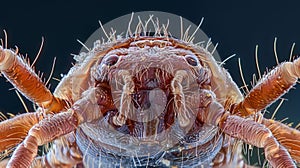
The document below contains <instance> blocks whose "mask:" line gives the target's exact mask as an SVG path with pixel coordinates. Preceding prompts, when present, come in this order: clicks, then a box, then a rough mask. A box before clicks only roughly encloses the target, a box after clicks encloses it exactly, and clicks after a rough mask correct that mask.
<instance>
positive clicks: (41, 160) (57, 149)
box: [31, 133, 82, 168]
mask: <svg viewBox="0 0 300 168" xmlns="http://www.w3.org/2000/svg"><path fill="white" fill-rule="evenodd" d="M81 162H82V154H81V152H80V151H79V149H78V147H77V145H76V140H75V135H74V133H70V134H68V135H65V136H64V137H62V138H59V139H57V140H55V141H54V143H53V144H52V145H51V149H50V151H49V152H48V153H47V155H44V156H41V157H38V158H36V159H35V160H34V162H33V163H32V165H31V167H32V168H40V167H49V168H50V167H63V168H72V167H74V166H76V165H77V164H79V163H81Z"/></svg>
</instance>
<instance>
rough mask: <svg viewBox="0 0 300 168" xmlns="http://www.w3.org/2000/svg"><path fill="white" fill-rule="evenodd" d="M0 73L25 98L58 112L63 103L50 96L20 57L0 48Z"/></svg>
mask: <svg viewBox="0 0 300 168" xmlns="http://www.w3.org/2000/svg"><path fill="white" fill-rule="evenodd" d="M0 71H1V73H2V74H3V75H4V76H5V77H6V79H7V80H8V81H9V82H10V83H11V84H13V85H14V87H15V88H16V89H18V90H19V91H20V92H21V93H22V94H23V95H24V96H25V97H27V98H28V99H30V100H31V101H32V102H34V103H37V104H38V105H39V106H41V107H44V108H48V110H49V111H52V112H59V111H61V110H62V109H63V108H64V107H65V104H66V103H65V102H64V101H63V100H60V99H58V98H56V97H54V96H53V95H52V93H51V92H50V90H49V89H47V87H46V86H45V85H44V83H43V82H42V81H41V79H40V78H39V77H38V75H37V74H36V73H35V72H34V71H33V70H32V68H31V67H30V66H29V65H28V64H26V63H25V62H24V60H23V59H21V57H19V56H18V55H17V54H16V53H14V52H12V51H11V50H9V49H3V48H2V47H1V46H0Z"/></svg>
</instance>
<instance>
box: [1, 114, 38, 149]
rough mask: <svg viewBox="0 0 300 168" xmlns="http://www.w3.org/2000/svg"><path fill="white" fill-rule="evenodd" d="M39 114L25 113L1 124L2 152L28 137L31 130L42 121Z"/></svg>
mask: <svg viewBox="0 0 300 168" xmlns="http://www.w3.org/2000/svg"><path fill="white" fill-rule="evenodd" d="M42 118H43V116H41V115H40V114H39V113H37V112H36V113H25V114H21V115H18V116H16V117H14V118H12V119H9V120H5V121H2V122H1V123H0V152H2V151H4V150H6V149H9V148H12V147H15V146H16V145H17V144H19V143H20V142H22V141H23V139H24V138H25V137H26V136H27V133H28V131H29V130H30V128H31V127H32V126H33V125H35V124H36V123H38V122H39V120H41V119H42Z"/></svg>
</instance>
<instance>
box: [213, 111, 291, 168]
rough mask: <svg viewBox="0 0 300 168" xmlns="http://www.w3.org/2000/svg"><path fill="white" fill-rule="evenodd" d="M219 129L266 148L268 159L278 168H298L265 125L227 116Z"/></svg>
mask: <svg viewBox="0 0 300 168" xmlns="http://www.w3.org/2000/svg"><path fill="white" fill-rule="evenodd" d="M219 127H220V128H221V129H222V130H223V131H224V133H225V134H227V135H230V136H231V137H235V138H239V139H241V140H243V141H244V142H246V143H248V144H250V145H254V146H256V147H259V148H264V151H265V156H266V159H267V160H268V161H269V163H270V164H271V165H272V166H273V167H276V168H292V167H296V165H295V163H294V162H293V159H292V158H291V156H290V154H289V153H288V152H287V150H286V149H285V148H284V147H283V146H281V145H280V144H279V143H278V141H277V140H276V138H275V137H274V136H273V134H272V132H271V131H270V130H269V129H268V128H266V127H265V126H264V125H262V124H260V123H257V122H255V121H253V120H250V119H245V118H242V117H239V116H227V117H226V118H225V119H224V121H222V122H220V124H219Z"/></svg>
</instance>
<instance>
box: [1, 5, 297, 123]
mask: <svg viewBox="0 0 300 168" xmlns="http://www.w3.org/2000/svg"><path fill="white" fill-rule="evenodd" d="M298 7H299V3H297V1H285V2H275V1H269V2H260V1H251V2H250V1H249V2H238V1H236V2H234V1H229V2H228V1H220V2H216V1H207V0H206V1H200V0H194V1H188V0H183V1H178V0H177V1H168V2H167V1H162V0H160V1H155V0H152V1H149V0H148V1H119V2H118V1H87V0H85V1H77V2H72V1H69V2H67V1H64V2H61V1H58V0H56V1H52V2H50V1H48V2H30V3H29V2H25V1H23V2H21V1H20V2H16V1H12V2H8V1H6V2H5V3H3V2H2V3H1V8H0V30H2V29H5V30H6V31H7V32H8V42H9V47H14V46H15V45H16V46H18V47H19V49H20V52H21V53H23V54H25V53H27V54H28V55H29V57H30V58H31V60H33V59H34V57H35V55H36V53H37V51H38V49H39V46H40V42H41V37H42V36H44V37H45V45H44V49H43V51H42V54H41V58H40V59H39V60H38V62H37V64H36V66H35V67H36V70H40V71H42V72H44V73H45V76H46V77H47V76H48V75H49V72H50V70H51V65H52V60H53V58H54V57H57V64H56V66H55V72H54V75H53V77H57V78H59V77H60V74H61V73H64V74H65V73H67V72H68V69H69V68H70V67H71V66H72V65H71V63H72V62H73V60H72V56H70V53H78V52H79V50H80V48H81V45H80V44H79V43H78V42H77V41H76V39H80V40H81V41H85V40H86V39H87V38H88V37H89V35H91V33H93V32H94V31H95V30H96V29H98V28H99V24H98V20H101V21H102V23H106V22H108V21H110V20H112V19H114V18H116V17H119V16H121V15H124V14H128V13H131V12H134V11H135V12H138V11H143V10H157V11H165V12H170V13H174V14H177V15H181V16H182V17H184V18H187V19H189V20H190V21H192V22H194V23H195V24H198V23H199V22H200V20H201V17H205V20H204V24H203V26H202V30H203V31H204V32H205V33H206V34H207V35H208V36H210V37H212V40H213V42H219V47H218V52H219V54H220V55H221V57H222V59H225V58H227V57H228V56H230V55H232V54H234V53H235V54H237V56H236V57H235V58H232V59H230V60H229V61H227V62H226V65H225V67H226V68H227V69H228V70H229V72H230V73H231V75H232V77H233V79H234V81H236V82H237V84H238V85H239V86H242V82H241V78H240V74H239V70H238V64H237V58H238V57H240V58H241V60H242V65H243V70H244V74H245V80H246V82H247V84H249V85H250V86H251V84H250V81H252V74H253V73H257V71H256V66H255V60H254V51H255V45H256V44H258V45H259V59H260V67H261V70H266V68H267V67H268V68H272V67H273V66H275V65H276V62H275V58H274V54H273V41H274V38H275V37H278V45H277V46H278V48H277V49H278V54H279V59H280V60H281V61H284V60H287V59H288V58H289V52H290V48H291V45H292V43H293V42H296V48H295V51H294V54H298V53H299V48H300V47H299V46H298V45H297V44H299V45H300V23H299V16H300V13H299V10H298V9H299V8H298ZM1 37H4V35H3V33H2V34H1ZM5 81H6V80H5V79H4V78H1V80H0V85H1V88H0V111H2V112H11V113H22V112H23V111H24V108H23V107H22V105H21V102H20V101H19V99H18V98H17V96H16V95H15V93H14V91H9V90H8V89H9V88H11V87H12V86H11V85H9V84H8V83H7V82H5ZM51 83H52V86H51V89H52V90H53V89H54V87H55V86H56V84H57V82H56V81H52V82H51ZM296 88H299V86H296ZM299 90H300V89H298V90H294V89H293V90H292V91H290V92H289V93H288V94H287V95H286V96H284V98H287V99H288V101H286V102H285V103H284V105H283V106H282V108H281V109H280V111H279V113H278V115H277V118H278V119H283V118H285V117H289V118H290V120H288V121H290V122H293V121H294V122H297V123H298V122H299V121H300V119H299V118H300V110H299V108H300V105H299V103H298V102H299V96H300V91H299ZM27 104H28V106H29V108H30V109H31V110H32V109H33V108H32V106H31V104H30V103H28V102H27ZM276 104H278V103H275V105H276ZM273 110H274V107H273V108H270V109H269V111H273Z"/></svg>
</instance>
